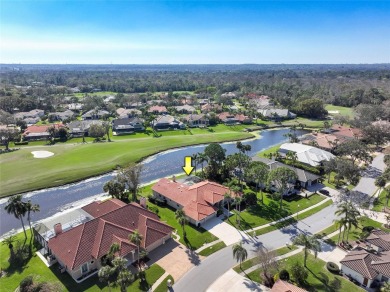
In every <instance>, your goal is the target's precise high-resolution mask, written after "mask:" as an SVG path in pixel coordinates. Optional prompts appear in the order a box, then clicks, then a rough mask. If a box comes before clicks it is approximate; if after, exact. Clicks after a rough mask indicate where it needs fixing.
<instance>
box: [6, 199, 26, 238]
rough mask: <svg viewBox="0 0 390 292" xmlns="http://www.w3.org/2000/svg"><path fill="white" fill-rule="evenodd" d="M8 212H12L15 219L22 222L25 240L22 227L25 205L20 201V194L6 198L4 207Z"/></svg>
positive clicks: (24, 229)
mask: <svg viewBox="0 0 390 292" xmlns="http://www.w3.org/2000/svg"><path fill="white" fill-rule="evenodd" d="M4 209H5V210H6V211H7V213H8V214H13V215H14V216H15V218H16V219H20V222H22V227H23V232H24V237H25V240H27V233H26V228H25V227H24V222H23V217H24V215H26V211H27V210H26V205H25V203H23V201H22V195H15V196H12V197H10V198H9V199H8V202H7V205H6V206H5V207H4Z"/></svg>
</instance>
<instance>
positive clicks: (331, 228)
mask: <svg viewBox="0 0 390 292" xmlns="http://www.w3.org/2000/svg"><path fill="white" fill-rule="evenodd" d="M337 230H339V228H338V226H337V224H336V223H334V224H332V225H331V226H329V227H328V228H326V229H324V230H322V231H320V232H318V233H317V236H319V237H320V238H323V237H325V236H327V235H329V234H331V233H333V232H335V231H337Z"/></svg>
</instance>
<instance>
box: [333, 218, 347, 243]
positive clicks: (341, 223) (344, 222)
mask: <svg viewBox="0 0 390 292" xmlns="http://www.w3.org/2000/svg"><path fill="white" fill-rule="evenodd" d="M334 222H335V223H336V226H338V228H339V237H338V239H337V244H339V243H340V237H341V229H342V228H343V227H344V230H345V229H346V228H347V220H346V219H345V218H341V219H339V220H335V221H334ZM343 234H344V233H343ZM343 240H344V236H343Z"/></svg>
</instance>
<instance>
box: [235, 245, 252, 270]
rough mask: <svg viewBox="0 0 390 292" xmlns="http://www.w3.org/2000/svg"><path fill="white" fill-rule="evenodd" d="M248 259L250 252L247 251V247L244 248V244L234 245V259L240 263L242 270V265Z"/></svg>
mask: <svg viewBox="0 0 390 292" xmlns="http://www.w3.org/2000/svg"><path fill="white" fill-rule="evenodd" d="M247 257H248V252H247V250H246V249H245V247H243V246H242V243H241V242H240V244H235V245H233V258H235V259H236V261H237V262H240V268H241V263H242V262H243V261H245V260H246V258H247Z"/></svg>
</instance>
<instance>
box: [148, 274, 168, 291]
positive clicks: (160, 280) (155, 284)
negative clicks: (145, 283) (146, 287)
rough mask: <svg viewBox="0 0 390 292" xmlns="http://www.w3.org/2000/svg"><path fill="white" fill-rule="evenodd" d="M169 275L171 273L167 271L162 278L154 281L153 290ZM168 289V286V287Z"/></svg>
mask: <svg viewBox="0 0 390 292" xmlns="http://www.w3.org/2000/svg"><path fill="white" fill-rule="evenodd" d="M168 276H169V273H167V272H165V273H164V274H163V275H162V276H161V277H160V278H158V279H157V281H156V282H154V284H153V285H152V289H151V291H154V290H155V289H156V288H157V287H158V285H160V284H161V282H162V281H164V279H165V278H166V277H168ZM167 290H168V288H167Z"/></svg>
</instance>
